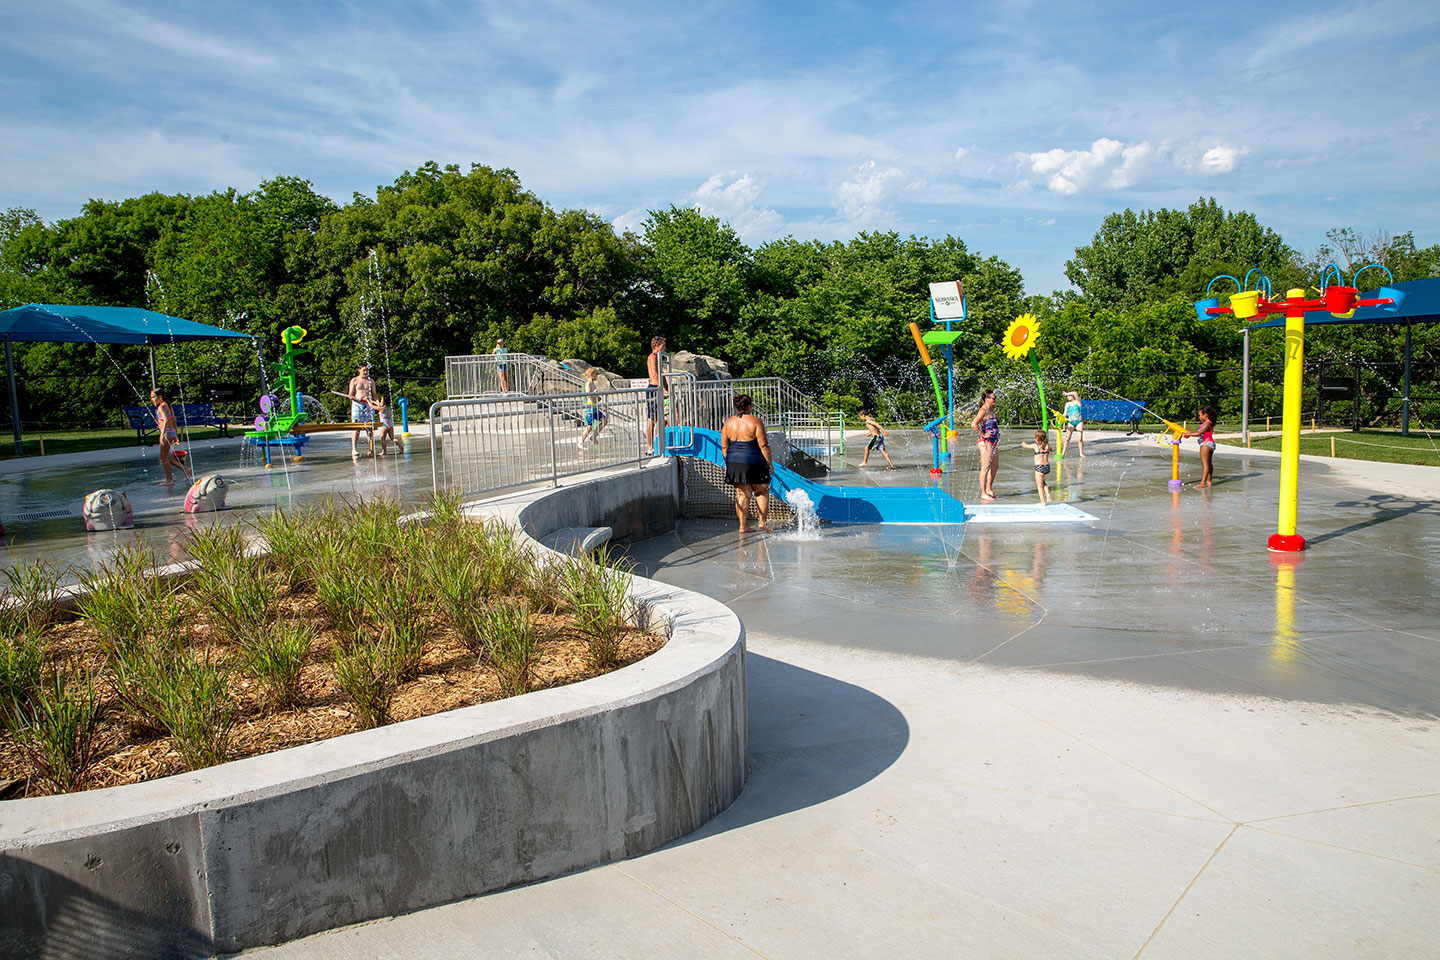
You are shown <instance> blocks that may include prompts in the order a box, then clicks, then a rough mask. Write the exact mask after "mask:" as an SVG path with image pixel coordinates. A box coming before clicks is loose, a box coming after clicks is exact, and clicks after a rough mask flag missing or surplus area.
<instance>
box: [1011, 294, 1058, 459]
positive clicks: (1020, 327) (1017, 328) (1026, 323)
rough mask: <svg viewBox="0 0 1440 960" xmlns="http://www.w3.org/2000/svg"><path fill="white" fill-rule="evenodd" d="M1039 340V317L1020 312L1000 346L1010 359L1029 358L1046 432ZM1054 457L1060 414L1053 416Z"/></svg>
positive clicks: (1047, 408) (1047, 416)
mask: <svg viewBox="0 0 1440 960" xmlns="http://www.w3.org/2000/svg"><path fill="white" fill-rule="evenodd" d="M1039 342H1040V318H1039V317H1037V316H1035V314H1033V313H1022V314H1020V316H1018V317H1016V318H1015V320H1014V322H1012V323H1011V324H1010V326H1009V327H1008V328H1007V329H1006V330H1005V336H1004V339H1002V340H1001V341H1000V346H1001V347H1002V348H1003V349H1004V350H1005V356H1007V357H1009V358H1010V359H1011V360H1023V359H1025V358H1026V357H1029V358H1030V369H1031V370H1032V371H1033V372H1034V374H1035V389H1036V390H1037V391H1038V392H1039V394H1040V420H1041V424H1042V426H1043V428H1044V430H1045V432H1046V433H1047V434H1048V433H1049V432H1050V406H1049V404H1047V403H1046V402H1045V384H1044V383H1043V382H1042V381H1041V379H1040V362H1039V360H1037V359H1036V357H1035V347H1036V345H1037V344H1039ZM1054 449H1055V459H1056V460H1060V459H1062V454H1061V453H1060V415H1059V414H1056V416H1055V448H1054Z"/></svg>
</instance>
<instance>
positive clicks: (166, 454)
mask: <svg viewBox="0 0 1440 960" xmlns="http://www.w3.org/2000/svg"><path fill="white" fill-rule="evenodd" d="M150 402H151V403H153V404H155V427H156V432H157V433H159V435H160V465H161V466H162V467H164V468H165V479H164V480H161V481H160V483H161V484H169V483H174V482H175V477H174V475H173V474H172V472H171V470H170V468H171V467H172V466H176V467H179V468H180V472H181V473H183V474H186V476H187V477H188V476H189V471H188V470H187V469H186V467H185V460H184V456H185V454H184V451H182V450H178V449H176V444H178V443H179V442H180V431H179V430H177V429H176V428H175V410H174V409H173V408H172V407H171V406H170V398H169V397H167V396H165V391H163V390H160V389H159V388H158V387H157V388H156V389H154V390H151V391H150Z"/></svg>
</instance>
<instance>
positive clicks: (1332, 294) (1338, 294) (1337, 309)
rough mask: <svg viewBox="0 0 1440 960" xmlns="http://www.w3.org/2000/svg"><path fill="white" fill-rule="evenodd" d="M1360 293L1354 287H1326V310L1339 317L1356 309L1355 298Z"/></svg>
mask: <svg viewBox="0 0 1440 960" xmlns="http://www.w3.org/2000/svg"><path fill="white" fill-rule="evenodd" d="M1359 294H1360V291H1359V290H1356V289H1355V288H1354V287H1326V288H1325V309H1326V310H1329V311H1330V312H1331V313H1333V314H1336V315H1339V314H1342V313H1349V312H1350V311H1351V310H1354V309H1355V298H1356V297H1357V296H1359Z"/></svg>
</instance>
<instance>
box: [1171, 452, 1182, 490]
mask: <svg viewBox="0 0 1440 960" xmlns="http://www.w3.org/2000/svg"><path fill="white" fill-rule="evenodd" d="M1170 482H1171V483H1174V484H1179V482H1180V444H1178V443H1172V444H1170Z"/></svg>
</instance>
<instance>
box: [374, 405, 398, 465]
mask: <svg viewBox="0 0 1440 960" xmlns="http://www.w3.org/2000/svg"><path fill="white" fill-rule="evenodd" d="M379 404H380V406H379V407H378V408H377V410H378V412H379V414H380V429H379V430H378V431H376V432H377V433H378V434H379V438H378V439H379V440H380V456H382V457H383V456H385V440H386V438H389V439H391V440H394V441H395V452H396V453H404V452H405V441H404V440H402V439H400V436H399V435H398V434H397V433H396V432H395V415H394V414H392V413H391V412H390V398H389V397H381V398H380V400H379Z"/></svg>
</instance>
